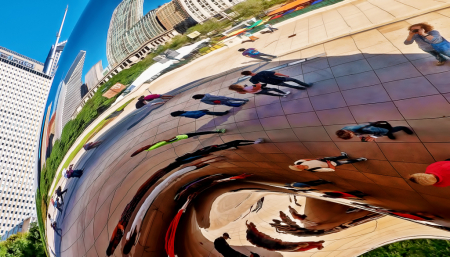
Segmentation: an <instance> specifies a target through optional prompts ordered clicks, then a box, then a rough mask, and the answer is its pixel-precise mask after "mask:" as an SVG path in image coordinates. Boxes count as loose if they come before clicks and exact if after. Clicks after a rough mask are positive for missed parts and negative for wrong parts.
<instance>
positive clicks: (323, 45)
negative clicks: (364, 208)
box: [46, 0, 450, 257]
mask: <svg viewBox="0 0 450 257" xmlns="http://www.w3.org/2000/svg"><path fill="white" fill-rule="evenodd" d="M449 2H450V1H431V0H426V1H408V0H403V1H400V0H399V1H384V0H383V1H379V0H373V1H362V0H360V1H346V2H343V3H341V4H339V7H336V8H333V6H330V7H327V9H325V10H322V11H320V12H316V13H313V14H308V16H307V17H304V18H302V17H299V18H296V19H295V20H292V21H286V22H285V23H284V24H282V25H280V26H279V29H280V30H279V31H276V32H274V33H273V34H264V35H258V37H260V39H259V40H257V41H256V42H254V43H245V44H240V43H239V42H238V43H236V42H234V43H232V44H234V45H232V44H231V45H232V46H230V47H229V48H224V49H221V50H218V51H217V53H212V54H211V55H207V56H205V57H202V58H201V59H198V60H196V61H194V62H193V63H191V64H189V65H186V66H185V67H182V68H179V69H177V70H174V71H172V72H170V73H167V74H165V75H164V76H162V77H161V78H159V79H158V80H156V81H154V82H152V84H150V85H145V84H144V85H143V87H141V88H140V91H138V92H137V93H134V94H131V95H130V96H129V97H130V98H131V97H135V96H138V95H141V94H144V90H145V88H147V87H149V89H150V90H151V91H152V92H153V93H166V92H170V93H176V95H175V97H174V98H173V99H171V100H170V101H168V102H167V103H166V104H164V105H162V106H160V107H150V106H148V107H147V106H146V107H144V108H141V109H139V110H135V107H134V103H135V102H136V101H133V102H132V103H131V104H130V105H128V106H127V107H126V109H125V111H124V113H122V114H121V116H120V117H119V118H118V119H116V120H115V121H114V122H113V123H111V124H110V125H109V126H108V127H107V128H108V129H105V130H104V133H102V134H100V135H97V136H96V137H95V138H94V140H100V141H102V142H103V143H102V144H101V145H100V146H99V147H98V148H96V149H94V150H91V151H86V152H85V151H82V152H81V153H80V154H78V155H77V157H76V158H75V159H74V161H75V162H74V163H75V166H76V168H83V169H84V175H83V176H82V177H81V178H80V179H76V178H74V179H70V180H67V179H64V178H63V179H61V181H60V182H59V185H61V186H62V187H63V188H67V189H68V193H67V194H66V195H65V197H64V199H65V202H66V203H65V206H64V207H63V212H62V213H59V212H58V211H57V210H56V209H54V208H53V207H50V208H49V212H50V214H51V215H52V216H53V215H56V214H57V212H58V214H57V220H58V228H60V229H61V232H62V233H61V234H62V237H61V236H59V235H57V234H56V233H55V232H54V231H53V229H52V228H50V226H49V224H48V223H49V222H47V229H46V231H47V235H48V236H47V239H48V245H49V248H50V251H49V253H51V254H52V256H106V249H107V247H108V244H109V241H110V239H111V235H112V232H113V230H114V228H115V227H116V225H117V223H118V221H119V219H120V216H121V214H122V212H123V211H124V209H125V207H126V206H127V204H128V203H129V202H130V201H131V200H132V199H133V196H134V195H135V194H136V192H137V190H138V188H139V187H141V185H142V183H143V182H145V181H146V180H147V179H149V178H150V176H152V175H153V174H155V172H156V171H158V170H160V169H162V168H164V167H165V166H167V165H169V164H170V163H172V162H173V161H174V159H175V158H177V157H179V156H182V155H184V154H186V153H188V152H192V151H195V150H197V149H200V148H202V147H206V146H210V145H215V144H223V143H226V142H229V141H233V140H256V139H257V138H263V139H264V140H265V142H264V143H262V144H255V145H250V146H243V147H239V148H238V149H229V150H223V151H220V152H217V153H214V154H215V155H221V156H224V157H225V158H226V159H225V160H224V161H220V162H217V163H212V164H211V165H209V166H207V167H205V168H202V169H200V170H196V171H193V172H192V173H189V174H188V175H186V176H183V177H181V178H180V179H178V180H176V181H175V182H173V183H172V184H171V186H170V187H168V188H167V189H166V190H164V191H163V192H162V193H161V194H160V195H159V196H158V197H156V198H155V201H154V202H153V204H152V205H151V207H150V208H149V211H148V213H147V215H146V217H145V219H144V222H143V224H144V225H143V227H142V230H141V231H142V233H141V235H140V238H139V240H138V244H137V245H136V246H134V247H133V249H132V251H131V253H130V255H129V256H167V254H166V253H165V250H164V236H165V233H166V231H167V228H168V226H169V224H170V222H171V221H172V219H173V218H174V216H175V215H176V213H177V212H178V210H179V208H180V203H178V202H176V201H174V200H173V199H174V196H175V195H176V193H177V190H178V189H179V188H180V187H181V186H183V185H185V184H186V183H189V182H190V181H193V180H194V179H198V178H200V177H203V176H208V175H213V174H226V175H233V176H234V175H240V174H243V173H251V174H253V175H252V176H251V177H248V178H246V179H245V180H242V181H234V182H229V184H223V185H222V184H221V185H218V186H215V187H212V188H210V189H208V191H207V192H205V193H203V194H201V195H200V196H198V198H197V199H196V200H195V201H193V202H192V204H191V205H190V207H189V208H188V209H187V211H186V213H184V214H183V216H182V218H181V221H180V224H179V227H178V229H179V230H178V233H177V234H176V235H177V237H176V242H175V249H176V253H177V254H178V256H180V257H181V256H221V255H220V254H218V253H217V251H216V250H215V249H214V246H213V244H212V242H213V241H214V239H215V238H216V237H218V236H220V235H221V234H222V233H223V232H224V231H225V229H226V230H227V231H228V233H229V234H230V236H231V238H232V239H231V240H229V241H228V243H229V244H230V245H231V246H233V247H234V246H236V247H235V249H236V250H239V251H241V252H242V253H244V254H246V255H249V254H250V251H252V252H256V253H258V254H260V255H261V256H266V257H267V256H274V257H275V256H357V255H358V254H361V253H363V252H365V251H367V250H370V249H371V248H375V247H378V246H380V245H381V244H385V243H388V242H391V241H392V240H399V239H407V238H416V237H417V238H420V237H432V238H447V239H448V238H449V237H450V232H447V231H444V230H440V229H437V228H433V227H430V226H425V225H422V224H418V223H414V222H412V221H409V220H406V219H400V218H397V217H394V216H389V215H387V216H383V217H381V218H379V219H377V220H373V221H370V222H367V223H364V224H362V225H360V226H355V227H352V228H349V229H347V230H345V231H344V232H339V233H335V234H330V235H326V236H323V237H305V238H301V237H295V236H291V235H278V234H277V233H275V232H274V229H273V228H272V227H270V226H268V225H267V224H268V223H269V222H270V221H271V220H272V219H273V218H276V216H277V215H278V212H279V211H283V212H286V213H289V210H288V206H294V207H295V205H294V204H293V203H292V199H291V195H293V192H292V191H290V190H287V189H285V188H282V187H283V186H284V185H285V183H292V182H304V181H310V180H317V179H323V180H326V181H330V182H332V184H326V185H321V186H318V187H317V189H319V191H342V192H345V191H354V190H358V191H361V192H364V193H365V194H367V197H366V202H365V203H367V204H370V205H373V206H377V207H381V208H384V209H391V210H395V211H397V212H408V213H429V214H432V215H436V216H439V217H440V220H443V221H445V220H450V189H449V188H437V187H424V186H420V185H417V184H414V183H412V182H410V181H409V180H407V178H408V176H409V174H411V173H417V172H423V171H424V170H425V168H426V167H427V166H428V165H429V164H431V163H433V162H436V161H443V160H445V159H448V158H450V156H449V154H448V152H449V150H450V136H449V133H448V128H449V127H450V118H448V113H450V86H449V85H448V81H449V78H450V64H449V63H447V64H445V65H443V66H436V59H435V58H434V57H432V56H431V55H429V54H426V53H424V52H422V51H421V50H420V49H418V48H417V45H415V44H413V45H404V44H403V41H404V40H405V38H406V37H407V30H406V28H407V27H408V26H409V25H411V24H414V23H418V22H423V21H426V22H429V23H430V24H432V25H433V26H435V27H436V29H437V30H439V31H440V32H441V33H442V34H443V36H444V37H447V38H450V30H449V28H450V25H448V24H450V8H448V9H443V8H444V7H447V5H448V3H449ZM424 12H425V14H423V13H424ZM408 17H409V18H408ZM292 34H296V36H294V37H291V38H288V36H289V35H292ZM241 47H255V48H257V49H258V50H260V51H261V52H264V53H268V54H274V55H278V56H279V57H278V58H276V59H275V60H274V61H272V62H259V61H258V62H256V61H254V60H251V59H249V58H245V57H243V56H241V55H240V53H239V52H237V49H239V48H241ZM268 69H270V70H274V71H276V72H278V73H282V74H286V75H289V76H291V77H293V78H296V79H299V80H302V81H305V82H307V83H313V86H312V87H310V88H308V89H307V90H295V89H287V88H283V87H279V89H281V90H289V91H291V94H290V95H288V96H287V97H273V96H264V95H253V94H245V95H242V94H237V93H235V92H234V91H231V90H229V89H228V86H229V85H231V84H234V83H239V84H242V85H243V84H249V82H248V81H247V80H246V78H243V76H242V75H240V73H241V72H242V71H243V70H251V71H254V72H257V71H262V70H268ZM144 86H145V88H144ZM271 87H275V86H271ZM206 93H208V94H213V95H222V96H229V97H235V98H242V99H248V100H249V102H248V103H247V104H245V105H243V106H242V107H234V108H232V107H227V106H212V105H206V104H204V103H200V101H198V100H194V99H192V96H193V95H195V94H206ZM127 99H129V98H126V99H124V101H126V100H127ZM202 109H209V110H211V111H225V110H230V113H229V114H228V115H226V116H220V117H217V116H204V117H202V118H200V119H197V120H195V119H189V118H184V117H181V118H180V117H171V116H170V113H171V112H173V111H178V110H185V111H191V110H202ZM107 114H108V113H105V114H103V115H107ZM373 121H388V122H389V123H391V124H392V125H393V126H407V127H410V128H412V130H413V131H414V134H413V135H407V134H405V133H403V132H399V133H396V134H395V135H396V137H397V138H396V140H394V141H393V140H389V139H388V138H387V137H383V138H378V139H377V140H376V142H360V141H359V140H358V139H351V140H346V141H345V140H342V139H339V138H337V136H336V135H335V131H337V130H338V129H340V128H342V127H344V126H347V125H355V124H362V123H366V122H373ZM93 125H95V124H93ZM93 125H91V126H93ZM215 129H226V133H224V134H218V135H204V136H200V137H195V138H189V139H185V140H181V141H179V142H175V143H173V144H169V145H165V146H162V147H160V148H158V149H155V150H152V151H149V152H143V153H141V154H139V155H137V156H135V157H131V156H130V155H131V154H132V153H133V152H134V151H136V150H137V149H139V148H141V147H142V146H144V145H148V144H152V143H156V142H158V141H161V140H165V139H169V138H171V137H173V136H175V135H180V134H184V133H192V132H199V131H211V130H215ZM81 137H83V136H81ZM341 151H345V152H347V153H348V155H349V156H351V157H355V158H357V157H365V158H367V159H368V161H366V162H361V163H355V164H349V165H343V166H339V167H337V170H336V171H335V172H327V173H310V172H301V171H293V170H291V169H289V165H292V164H293V163H294V161H296V160H299V159H302V158H310V159H313V158H319V157H325V156H339V155H340V153H341ZM164 178H166V177H164ZM239 188H245V189H247V190H244V191H243V192H241V193H240V194H235V195H234V194H230V195H227V193H229V192H230V190H238V189H239ZM150 191H151V190H150ZM261 191H262V192H267V195H261ZM149 193H150V192H148V193H147V194H146V195H145V197H147V196H148V195H149ZM264 194H265V193H264ZM298 195H299V197H300V198H301V199H303V200H302V201H303V202H302V204H301V205H303V207H302V208H303V209H301V210H302V211H307V210H306V208H307V207H308V206H314V204H308V203H307V201H308V200H306V198H305V197H302V195H303V196H308V193H298ZM318 195H319V194H317V195H315V194H312V195H309V196H311V197H313V198H318ZM262 196H265V197H267V199H268V200H267V202H265V203H264V205H263V207H262V209H261V211H260V212H258V213H254V212H252V213H251V214H250V215H248V216H246V217H245V218H242V217H243V216H244V215H245V213H246V212H248V207H249V206H251V205H253V204H256V201H257V199H259V198H260V197H262ZM222 198H223V199H222ZM322 200H323V199H322ZM317 201H319V200H317ZM142 202H143V201H141V202H140V203H139V205H138V206H137V208H136V211H135V212H134V213H133V216H132V217H131V222H130V223H129V225H128V227H127V228H125V235H126V233H127V232H128V229H129V227H130V225H131V223H132V221H133V217H134V215H136V212H137V210H138V209H139V206H141V205H142ZM220 203H221V204H222V205H223V206H222V207H221V204H220ZM340 203H343V204H347V202H340ZM348 204H349V203H348ZM240 205H242V206H241V207H239V206H240ZM224 206H226V207H224ZM305 206H306V207H305ZM244 207H245V208H244ZM296 208H297V207H296ZM308 208H309V207H308ZM310 208H312V207H310ZM241 209H242V210H241ZM243 209H246V211H243ZM298 210H300V208H298ZM311 210H312V209H310V210H309V211H310V212H311V216H317V219H319V218H322V219H325V217H320V216H321V215H320V214H319V212H318V211H317V209H314V210H315V211H311ZM233 215H234V216H233ZM344 216H345V215H344ZM247 220H248V221H249V222H253V223H255V224H256V226H257V227H259V228H261V231H265V232H266V233H267V234H269V235H270V236H272V237H275V238H281V239H282V240H284V241H289V242H300V241H319V240H324V241H325V243H324V244H323V246H324V248H323V249H322V250H318V249H313V250H309V251H307V252H296V253H289V252H280V251H277V252H271V251H268V250H264V249H262V248H256V247H255V246H254V245H252V244H251V243H249V242H248V241H247V239H246V230H247V227H246V226H245V224H246V221H247ZM447 224H448V223H447ZM441 225H442V224H441ZM447 226H448V225H447ZM124 238H125V236H124V237H123V238H122V241H121V242H120V243H119V245H118V247H117V249H116V250H115V252H114V255H113V256H122V250H123V247H124V241H125V240H124Z"/></svg>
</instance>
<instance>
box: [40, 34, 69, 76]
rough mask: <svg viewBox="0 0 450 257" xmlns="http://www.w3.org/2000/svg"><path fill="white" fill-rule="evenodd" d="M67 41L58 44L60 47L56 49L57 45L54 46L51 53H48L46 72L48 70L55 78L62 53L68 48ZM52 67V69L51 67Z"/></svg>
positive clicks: (45, 65)
mask: <svg viewBox="0 0 450 257" xmlns="http://www.w3.org/2000/svg"><path fill="white" fill-rule="evenodd" d="M66 43H67V40H66V41H63V42H61V43H58V46H57V47H56V49H54V48H55V45H52V47H51V48H50V51H49V53H48V56H47V59H46V60H45V64H44V71H45V70H47V69H48V73H49V74H48V75H50V76H51V77H54V76H55V74H56V70H57V69H58V62H59V58H60V57H61V54H62V52H63V51H64V47H65V46H66ZM53 51H55V56H54V57H53V58H52V54H53ZM50 66H51V67H50Z"/></svg>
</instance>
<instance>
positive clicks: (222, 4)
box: [179, 0, 245, 23]
mask: <svg viewBox="0 0 450 257" xmlns="http://www.w3.org/2000/svg"><path fill="white" fill-rule="evenodd" d="M243 1H245V0H179V2H180V4H181V6H182V7H183V8H184V10H185V11H186V12H187V13H188V14H189V15H190V16H191V17H192V18H193V19H194V20H195V21H196V22H198V23H203V22H204V21H206V20H208V19H210V18H213V17H214V18H216V19H218V20H221V19H224V18H228V14H227V11H228V10H229V9H230V8H231V7H232V6H233V5H236V4H238V3H240V2H243Z"/></svg>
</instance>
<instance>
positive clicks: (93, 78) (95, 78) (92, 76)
mask: <svg viewBox="0 0 450 257" xmlns="http://www.w3.org/2000/svg"><path fill="white" fill-rule="evenodd" d="M102 78H103V66H102V60H100V61H98V62H97V63H96V64H94V66H92V68H91V69H90V70H89V71H88V72H87V73H86V76H84V82H85V83H86V85H87V88H88V90H91V89H92V88H93V87H94V86H95V85H97V83H98V82H99V81H100V80H101V79H102Z"/></svg>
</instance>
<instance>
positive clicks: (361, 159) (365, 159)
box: [356, 158, 367, 162]
mask: <svg viewBox="0 0 450 257" xmlns="http://www.w3.org/2000/svg"><path fill="white" fill-rule="evenodd" d="M356 160H357V161H360V162H365V161H367V158H358V159H356Z"/></svg>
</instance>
